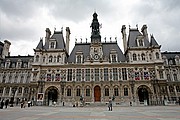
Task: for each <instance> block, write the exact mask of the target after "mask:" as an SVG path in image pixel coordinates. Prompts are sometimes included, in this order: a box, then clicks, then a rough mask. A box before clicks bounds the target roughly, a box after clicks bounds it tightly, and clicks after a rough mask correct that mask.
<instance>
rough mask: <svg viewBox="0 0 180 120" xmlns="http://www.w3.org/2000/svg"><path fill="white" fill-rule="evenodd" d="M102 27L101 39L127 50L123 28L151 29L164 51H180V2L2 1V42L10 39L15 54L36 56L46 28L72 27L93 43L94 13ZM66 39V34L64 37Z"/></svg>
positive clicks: (75, 34) (73, 34) (74, 34)
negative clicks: (113, 41)
mask: <svg viewBox="0 0 180 120" xmlns="http://www.w3.org/2000/svg"><path fill="white" fill-rule="evenodd" d="M95 11H96V13H97V14H98V20H99V22H100V23H101V24H102V28H101V30H100V31H101V36H102V41H103V39H104V37H106V38H107V40H108V39H109V38H110V37H112V40H113V39H114V38H115V37H117V40H118V44H119V46H120V48H121V49H122V51H123V45H122V35H121V27H122V25H126V28H127V32H128V28H129V25H130V26H131V28H136V25H138V28H139V30H140V29H141V27H142V25H144V24H146V25H147V27H148V34H149V36H150V34H153V36H154V37H155V39H156V40H157V42H158V43H159V44H160V45H162V48H161V50H162V51H180V42H179V41H180V30H179V29H180V0H0V40H1V41H4V40H5V39H7V40H9V41H10V42H11V43H12V45H11V48H10V52H11V55H13V56H14V55H28V54H30V55H34V51H33V49H34V48H36V46H37V44H38V43H39V40H40V37H43V39H44V37H45V29H46V28H50V30H51V31H52V33H53V31H54V28H56V30H57V31H60V30H61V28H62V27H63V31H64V34H65V28H66V27H70V30H71V40H70V50H72V48H73V47H74V44H75V39H76V38H77V42H80V41H81V40H80V39H81V38H82V40H83V42H85V41H86V38H87V39H88V41H90V35H91V28H90V24H91V22H92V14H93V13H94V12H95ZM64 36H65V35H64Z"/></svg>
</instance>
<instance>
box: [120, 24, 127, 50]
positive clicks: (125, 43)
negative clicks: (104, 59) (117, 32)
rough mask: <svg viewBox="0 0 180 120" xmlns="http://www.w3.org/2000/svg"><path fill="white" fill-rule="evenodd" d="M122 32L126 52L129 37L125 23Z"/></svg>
mask: <svg viewBox="0 0 180 120" xmlns="http://www.w3.org/2000/svg"><path fill="white" fill-rule="evenodd" d="M121 33H122V39H123V45H124V53H125V52H126V50H127V37H126V26H125V25H123V26H122V29H121Z"/></svg>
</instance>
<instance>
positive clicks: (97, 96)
mask: <svg viewBox="0 0 180 120" xmlns="http://www.w3.org/2000/svg"><path fill="white" fill-rule="evenodd" d="M94 101H95V102H100V101H101V88H100V87H99V86H98V85H97V86H95V87H94Z"/></svg>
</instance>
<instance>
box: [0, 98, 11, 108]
mask: <svg viewBox="0 0 180 120" xmlns="http://www.w3.org/2000/svg"><path fill="white" fill-rule="evenodd" d="M8 104H9V99H6V100H5V102H4V99H2V101H1V106H0V109H3V108H4V105H5V108H7V106H8Z"/></svg>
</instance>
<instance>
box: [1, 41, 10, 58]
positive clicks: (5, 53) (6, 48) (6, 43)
mask: <svg viewBox="0 0 180 120" xmlns="http://www.w3.org/2000/svg"><path fill="white" fill-rule="evenodd" d="M10 45H11V43H10V42H9V41H8V40H4V47H3V52H2V58H5V57H6V56H9V55H10V52H9V48H10Z"/></svg>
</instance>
